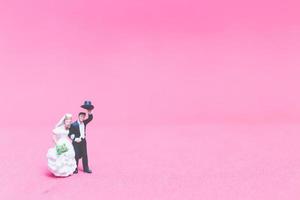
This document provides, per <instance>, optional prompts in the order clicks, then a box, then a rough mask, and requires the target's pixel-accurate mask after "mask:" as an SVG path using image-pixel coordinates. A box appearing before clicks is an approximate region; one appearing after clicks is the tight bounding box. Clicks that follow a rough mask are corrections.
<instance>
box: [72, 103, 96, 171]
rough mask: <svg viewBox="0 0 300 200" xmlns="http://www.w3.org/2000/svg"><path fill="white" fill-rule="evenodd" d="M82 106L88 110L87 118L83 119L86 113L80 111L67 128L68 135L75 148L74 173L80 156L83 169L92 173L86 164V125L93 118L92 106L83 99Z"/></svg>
mask: <svg viewBox="0 0 300 200" xmlns="http://www.w3.org/2000/svg"><path fill="white" fill-rule="evenodd" d="M81 107H82V108H84V109H86V110H87V111H88V118H87V119H85V117H86V113H84V112H80V113H79V114H78V120H77V121H76V122H74V123H72V124H71V127H70V129H69V137H70V138H71V139H72V144H73V146H74V150H75V160H76V165H77V167H76V169H75V171H74V174H77V173H78V160H79V159H80V158H82V165H83V171H84V172H86V173H92V170H91V169H90V168H89V165H88V155H87V145H86V125H87V124H88V123H89V122H90V121H92V120H93V114H92V110H93V109H94V106H93V105H92V103H91V102H90V101H85V102H84V105H82V106H81Z"/></svg>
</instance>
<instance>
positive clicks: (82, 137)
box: [78, 120, 85, 139]
mask: <svg viewBox="0 0 300 200" xmlns="http://www.w3.org/2000/svg"><path fill="white" fill-rule="evenodd" d="M78 124H79V130H80V138H81V139H84V138H85V131H84V129H85V128H84V123H83V122H82V123H80V121H79V120H78Z"/></svg>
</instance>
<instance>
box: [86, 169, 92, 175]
mask: <svg viewBox="0 0 300 200" xmlns="http://www.w3.org/2000/svg"><path fill="white" fill-rule="evenodd" d="M84 172H85V173H89V174H91V173H92V170H90V169H87V170H84Z"/></svg>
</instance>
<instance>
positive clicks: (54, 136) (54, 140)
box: [52, 127, 59, 144]
mask: <svg viewBox="0 0 300 200" xmlns="http://www.w3.org/2000/svg"><path fill="white" fill-rule="evenodd" d="M52 132H53V136H52V139H53V142H54V143H55V144H56V143H57V134H59V127H56V128H54V129H53V131H52Z"/></svg>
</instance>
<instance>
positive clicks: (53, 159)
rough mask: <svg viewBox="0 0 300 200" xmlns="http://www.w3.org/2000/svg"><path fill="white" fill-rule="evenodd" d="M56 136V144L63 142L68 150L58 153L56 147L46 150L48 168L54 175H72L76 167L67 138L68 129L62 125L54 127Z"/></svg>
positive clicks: (70, 144)
mask: <svg viewBox="0 0 300 200" xmlns="http://www.w3.org/2000/svg"><path fill="white" fill-rule="evenodd" d="M53 133H54V134H55V136H56V140H57V145H63V144H65V145H66V147H67V149H68V151H66V152H64V153H61V154H60V155H58V153H57V151H56V147H55V146H54V147H52V148H50V149H49V150H48V153H47V158H48V169H49V170H50V171H51V172H52V173H53V174H54V175H55V176H63V177H65V176H69V175H72V174H73V172H74V171H75V169H76V160H75V151H74V148H73V145H72V143H71V142H70V140H69V138H68V134H69V130H67V129H65V127H64V126H59V127H56V128H55V129H54V130H53Z"/></svg>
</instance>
